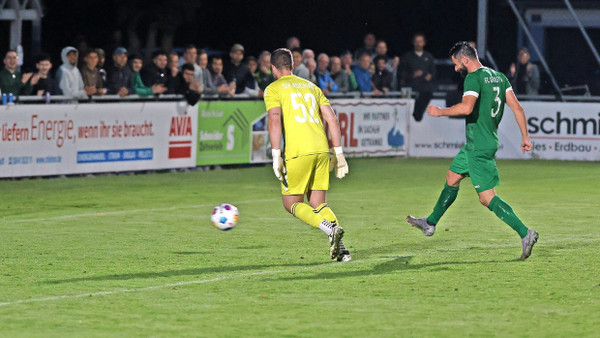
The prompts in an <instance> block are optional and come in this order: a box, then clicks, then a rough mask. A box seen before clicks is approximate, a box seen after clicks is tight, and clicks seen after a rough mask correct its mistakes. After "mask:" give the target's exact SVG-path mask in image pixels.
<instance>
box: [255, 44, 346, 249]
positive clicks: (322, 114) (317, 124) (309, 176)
mask: <svg viewBox="0 0 600 338" xmlns="http://www.w3.org/2000/svg"><path fill="white" fill-rule="evenodd" d="M292 60H293V59H292V52H291V51H290V50H289V49H286V48H280V49H277V50H276V51H274V52H273V54H271V69H272V71H273V76H274V77H275V79H276V81H275V82H273V83H271V84H270V85H269V86H268V87H267V88H266V89H265V95H264V99H265V105H266V108H267V111H268V113H269V137H270V139H271V148H272V154H273V171H274V172H275V176H276V177H277V178H278V179H279V180H280V181H281V193H282V195H283V197H282V199H283V206H284V207H285V209H286V210H287V211H288V212H289V213H291V214H292V215H294V216H295V217H297V218H299V219H300V220H302V221H303V222H304V223H306V224H309V225H311V226H313V227H315V228H319V229H321V230H322V231H323V232H325V233H326V234H327V235H328V236H329V245H330V255H331V259H333V260H337V261H349V260H351V256H350V252H349V251H348V250H347V249H346V248H345V246H344V243H343V242H342V237H343V236H344V229H343V228H342V227H341V226H340V224H339V222H338V220H337V218H336V216H335V214H334V213H333V211H331V209H330V208H329V206H328V205H327V203H326V201H325V200H326V195H327V189H329V167H330V160H329V144H328V142H327V136H326V134H325V128H324V126H323V121H325V122H327V126H328V129H329V133H330V134H331V140H332V143H333V149H334V152H335V156H334V158H333V160H332V161H331V166H332V169H335V171H336V176H337V177H338V178H342V177H344V176H345V175H346V174H347V173H348V164H347V163H346V159H345V158H344V153H343V151H342V147H341V133H340V125H339V122H338V120H337V117H336V116H335V113H334V112H333V110H332V109H331V106H330V105H329V100H328V99H327V98H326V97H325V96H324V95H323V92H321V89H320V88H319V87H317V86H316V85H315V84H313V83H312V82H310V81H307V80H304V79H302V78H300V77H297V76H295V75H292V69H293V68H294V64H293V61H292ZM282 135H283V138H284V146H285V149H284V151H283V152H282V148H281V138H282ZM305 195H306V199H307V200H308V203H305V202H304V196H305Z"/></svg>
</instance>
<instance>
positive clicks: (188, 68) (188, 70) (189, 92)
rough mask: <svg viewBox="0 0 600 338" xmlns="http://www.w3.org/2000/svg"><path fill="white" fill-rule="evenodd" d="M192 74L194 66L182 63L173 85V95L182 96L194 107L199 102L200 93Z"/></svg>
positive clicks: (198, 84) (198, 85) (200, 90)
mask: <svg viewBox="0 0 600 338" xmlns="http://www.w3.org/2000/svg"><path fill="white" fill-rule="evenodd" d="M194 74H195V67H194V64H191V63H184V64H183V65H182V66H181V71H180V72H179V75H178V76H177V83H176V85H175V94H180V95H183V96H184V97H185V100H186V101H187V103H188V104H189V105H190V106H193V105H195V104H196V103H197V102H198V100H200V93H201V92H202V89H201V88H200V82H198V81H196V80H195V75H194Z"/></svg>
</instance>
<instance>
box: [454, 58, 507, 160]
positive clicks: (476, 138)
mask: <svg viewBox="0 0 600 338" xmlns="http://www.w3.org/2000/svg"><path fill="white" fill-rule="evenodd" d="M464 88H465V90H464V93H463V96H468V95H470V96H475V97H476V98H477V101H476V102H475V105H474V106H473V111H472V112H471V114H469V115H467V119H466V122H467V127H466V132H467V143H466V150H484V149H498V125H499V124H500V120H502V115H503V113H504V103H506V93H507V92H508V91H510V90H512V87H511V85H510V83H509V82H508V79H506V76H504V74H502V73H500V72H497V71H495V70H493V69H490V68H487V67H481V68H479V69H477V70H476V71H474V72H471V73H469V74H467V77H466V78H465V87H464Z"/></svg>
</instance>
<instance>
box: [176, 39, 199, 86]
mask: <svg viewBox="0 0 600 338" xmlns="http://www.w3.org/2000/svg"><path fill="white" fill-rule="evenodd" d="M197 59H198V48H196V46H194V45H193V44H189V45H187V46H185V50H184V52H183V59H180V60H179V68H180V69H181V67H182V66H183V65H184V64H186V63H189V64H191V65H192V66H193V67H194V77H195V78H196V79H199V78H200V67H199V66H198V65H197V64H196V60H197Z"/></svg>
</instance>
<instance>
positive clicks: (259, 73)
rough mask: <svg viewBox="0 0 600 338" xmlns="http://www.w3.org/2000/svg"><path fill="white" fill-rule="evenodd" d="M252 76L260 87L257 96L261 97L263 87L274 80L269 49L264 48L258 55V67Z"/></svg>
mask: <svg viewBox="0 0 600 338" xmlns="http://www.w3.org/2000/svg"><path fill="white" fill-rule="evenodd" d="M254 77H255V78H256V83H257V84H258V88H259V89H260V92H259V95H258V96H259V97H263V94H264V91H265V88H267V86H268V85H270V84H271V82H273V81H275V80H274V79H273V73H272V72H271V53H270V52H269V51H266V50H264V51H262V52H261V53H260V55H259V56H258V69H257V70H256V72H255V73H254Z"/></svg>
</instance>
